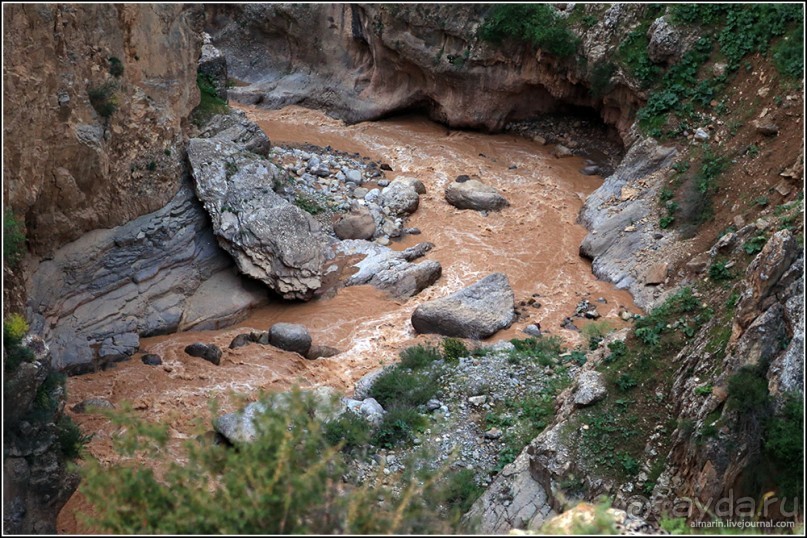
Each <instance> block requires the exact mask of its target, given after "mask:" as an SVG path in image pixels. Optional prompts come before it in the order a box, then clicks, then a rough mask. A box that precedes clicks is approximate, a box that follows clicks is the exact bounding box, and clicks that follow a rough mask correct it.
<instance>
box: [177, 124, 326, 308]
mask: <svg viewBox="0 0 807 538" xmlns="http://www.w3.org/2000/svg"><path fill="white" fill-rule="evenodd" d="M188 159H189V160H190V164H191V169H192V173H193V176H194V179H195V180H196V194H197V196H198V197H199V199H200V200H201V201H202V203H203V204H204V206H205V209H206V210H207V212H208V214H209V215H210V218H211V220H212V222H213V232H214V233H215V235H216V237H217V239H218V241H219V244H220V245H221V246H222V248H224V250H226V251H227V252H229V253H230V255H231V256H232V257H233V259H234V260H235V263H236V265H237V266H238V268H239V269H240V271H241V272H242V273H244V274H245V275H247V276H250V277H252V278H254V279H256V280H260V281H261V282H263V283H264V284H266V285H267V286H269V287H270V288H271V289H272V290H274V291H276V292H277V293H278V294H280V295H281V296H283V297H285V298H288V299H310V298H311V297H312V296H313V294H314V292H315V291H316V290H317V289H319V287H320V286H321V285H322V265H323V262H324V243H323V238H322V237H321V230H320V226H319V223H317V221H316V220H314V219H313V218H312V217H311V215H310V214H308V213H306V212H305V211H303V210H302V209H300V208H298V207H297V206H295V205H293V204H291V203H289V202H288V201H286V200H285V199H284V198H282V197H280V196H279V195H278V194H277V193H275V192H274V188H275V187H276V185H277V183H278V182H279V181H281V179H282V177H283V176H282V172H281V171H280V170H279V169H278V168H277V167H276V166H275V165H274V164H272V163H271V162H270V161H268V160H266V159H264V158H262V157H260V156H259V155H257V154H255V153H252V152H249V151H246V150H244V149H243V147H242V146H240V145H238V144H234V143H232V142H229V141H227V140H224V139H219V138H211V139H199V138H194V139H192V140H191V141H190V142H189V144H188Z"/></svg>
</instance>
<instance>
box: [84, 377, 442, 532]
mask: <svg viewBox="0 0 807 538" xmlns="http://www.w3.org/2000/svg"><path fill="white" fill-rule="evenodd" d="M313 415H314V414H311V413H310V405H309V402H307V401H306V399H305V398H304V397H303V396H302V395H300V393H299V392H295V393H293V394H292V398H291V400H290V404H289V405H288V406H285V407H284V408H283V409H272V408H270V409H268V410H267V411H266V412H265V413H264V414H263V415H261V416H259V417H257V418H256V426H257V429H258V431H259V432H260V435H259V436H258V437H257V438H256V439H255V441H254V442H250V443H243V444H239V445H238V446H237V447H236V449H233V448H231V447H227V446H223V445H216V444H214V443H199V442H196V441H194V440H189V441H188V442H187V443H186V445H185V447H184V451H183V452H182V454H181V457H177V458H168V459H167V460H166V458H165V453H166V450H167V449H168V447H167V445H166V443H167V442H168V439H169V436H168V435H167V427H165V426H162V427H160V426H159V425H154V424H149V423H145V422H143V421H141V420H139V419H137V418H136V417H132V416H121V415H120V414H119V413H115V414H110V419H111V420H112V421H113V424H115V425H117V426H119V427H120V426H122V425H125V430H124V431H125V433H124V434H123V435H122V436H121V437H120V438H116V440H115V442H116V448H117V452H118V454H119V455H122V456H125V457H131V458H133V459H129V460H126V459H121V463H116V464H111V465H107V464H102V463H101V462H98V461H96V460H95V459H94V458H88V461H86V462H85V464H84V465H82V467H81V473H82V475H83V480H82V482H81V486H80V491H81V492H82V494H83V495H84V496H85V498H86V499H87V501H88V502H89V503H90V504H91V505H92V507H93V509H92V512H91V513H92V517H91V518H90V517H87V518H86V521H87V522H88V524H90V525H92V526H93V527H94V528H98V529H100V530H102V531H104V532H108V533H112V534H209V535H219V534H261V535H266V534H379V533H392V534H410V533H412V534H418V533H427V532H428V533H434V534H442V533H450V532H447V531H450V530H451V529H449V528H448V527H447V525H446V524H444V523H443V522H442V521H441V520H440V519H439V517H437V514H436V507H435V506H432V505H431V504H429V503H427V502H426V499H425V497H424V495H423V491H424V488H425V487H427V486H429V485H430V484H431V483H433V482H434V481H435V478H434V477H429V476H427V477H425V478H422V479H417V478H420V477H413V476H411V475H409V474H403V475H402V476H401V477H400V478H398V479H397V480H396V489H398V490H399V492H400V494H398V495H393V494H392V492H390V491H389V490H388V489H387V488H385V487H383V486H380V487H376V488H372V487H371V486H370V485H369V484H368V485H363V484H353V483H345V480H344V478H343V477H344V476H345V473H346V471H347V467H346V464H345V457H344V455H343V454H341V453H340V452H339V450H338V449H337V448H336V447H333V446H330V445H329V444H328V441H327V440H326V439H325V437H324V435H323V429H322V424H321V422H319V421H318V420H316V419H315V418H314V416H313ZM126 447H129V450H126V449H125V448H126ZM144 460H161V461H162V462H163V463H164V464H165V465H164V466H163V467H164V468H163V469H161V472H160V474H159V479H158V477H157V475H156V474H155V472H154V471H153V469H152V468H150V467H149V466H146V465H141V464H139V463H137V464H133V463H134V462H139V461H144Z"/></svg>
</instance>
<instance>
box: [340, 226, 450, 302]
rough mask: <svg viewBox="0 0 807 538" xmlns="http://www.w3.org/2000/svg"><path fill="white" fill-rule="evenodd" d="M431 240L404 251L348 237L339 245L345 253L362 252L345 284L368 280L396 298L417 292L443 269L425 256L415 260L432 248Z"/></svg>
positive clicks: (351, 284) (364, 282) (355, 283)
mask: <svg viewBox="0 0 807 538" xmlns="http://www.w3.org/2000/svg"><path fill="white" fill-rule="evenodd" d="M432 247H433V245H432V244H431V243H418V244H417V245H415V246H413V247H409V248H408V249H406V250H403V251H400V252H399V251H395V250H392V249H390V248H389V247H384V246H381V245H379V244H377V243H370V242H368V241H361V240H346V241H342V242H341V243H339V244H338V245H337V247H336V248H337V251H338V252H339V253H340V254H343V255H345V256H355V255H363V256H364V258H363V259H362V260H361V261H359V262H357V263H356V264H355V267H357V268H358V271H357V272H356V273H355V274H353V275H351V276H350V277H349V278H348V279H347V280H345V286H361V285H363V284H369V285H371V286H374V287H376V288H378V289H380V290H382V291H385V292H387V293H389V294H390V295H392V296H393V297H395V298H397V299H406V298H407V297H412V296H414V295H417V294H418V293H420V292H421V291H423V290H424V289H426V288H427V287H429V286H431V285H432V284H434V283H435V282H437V280H438V279H439V278H440V275H441V274H442V272H443V269H442V266H441V265H440V262H437V261H434V260H425V261H422V262H420V263H412V262H413V261H414V260H416V259H418V258H421V257H423V256H425V255H426V253H427V252H428V251H429V250H431V248H432Z"/></svg>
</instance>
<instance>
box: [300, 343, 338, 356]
mask: <svg viewBox="0 0 807 538" xmlns="http://www.w3.org/2000/svg"><path fill="white" fill-rule="evenodd" d="M340 353H342V352H341V351H340V350H338V349H336V348H335V347H331V346H321V345H316V344H312V345H311V347H310V348H309V350H308V353H306V354H305V358H306V359H308V360H315V359H321V358H327V357H333V356H335V355H339V354H340Z"/></svg>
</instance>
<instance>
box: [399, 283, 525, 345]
mask: <svg viewBox="0 0 807 538" xmlns="http://www.w3.org/2000/svg"><path fill="white" fill-rule="evenodd" d="M514 309H515V303H514V300H513V290H512V289H511V288H510V283H509V282H508V280H507V276H505V274H504V273H494V274H492V275H488V276H487V277H485V278H483V279H482V280H480V281H478V282H476V283H474V284H472V285H470V286H468V287H467V288H463V289H462V290H460V291H458V292H456V293H453V294H451V295H449V296H447V297H443V298H440V299H434V300H432V301H429V302H426V303H423V304H421V305H419V306H418V307H417V308H416V309H415V311H414V313H413V314H412V326H413V327H414V328H415V330H416V331H417V332H419V333H437V334H442V335H444V336H456V337H460V338H487V337H488V336H491V335H492V334H494V333H495V332H496V331H498V330H500V329H504V328H506V327H509V326H510V324H511V323H512V322H513V320H514V317H515V313H514Z"/></svg>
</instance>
